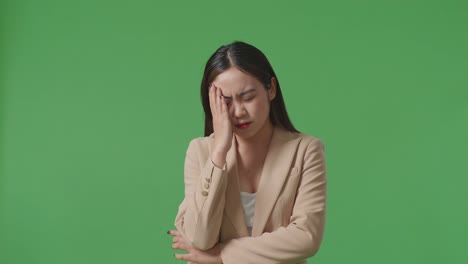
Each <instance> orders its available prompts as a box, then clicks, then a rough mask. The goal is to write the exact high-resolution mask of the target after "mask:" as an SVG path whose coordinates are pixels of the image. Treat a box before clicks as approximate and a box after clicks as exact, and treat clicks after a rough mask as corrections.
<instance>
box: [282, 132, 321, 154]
mask: <svg viewBox="0 0 468 264" xmlns="http://www.w3.org/2000/svg"><path fill="white" fill-rule="evenodd" d="M290 133H292V134H293V137H294V138H296V140H297V142H298V146H297V151H298V153H303V155H306V156H307V155H309V154H312V153H315V152H324V151H325V144H324V141H323V140H322V139H321V138H319V137H317V136H315V135H311V134H305V133H296V132H290Z"/></svg>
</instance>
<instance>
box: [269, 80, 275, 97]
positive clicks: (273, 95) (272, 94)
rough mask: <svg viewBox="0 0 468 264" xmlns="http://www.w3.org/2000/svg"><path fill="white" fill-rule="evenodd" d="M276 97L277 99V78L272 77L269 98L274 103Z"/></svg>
mask: <svg viewBox="0 0 468 264" xmlns="http://www.w3.org/2000/svg"><path fill="white" fill-rule="evenodd" d="M275 97H276V78H275V77H271V80H270V89H268V98H269V99H270V101H273V99H275Z"/></svg>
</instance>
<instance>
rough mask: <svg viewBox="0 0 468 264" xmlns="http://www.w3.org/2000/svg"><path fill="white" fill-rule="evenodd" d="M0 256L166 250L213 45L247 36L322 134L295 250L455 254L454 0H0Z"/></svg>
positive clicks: (431, 258)
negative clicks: (320, 169) (310, 214)
mask: <svg viewBox="0 0 468 264" xmlns="http://www.w3.org/2000/svg"><path fill="white" fill-rule="evenodd" d="M0 10H1V11H0V15H1V24H0V26H1V35H0V38H1V41H0V58H1V59H0V85H1V86H0V88H1V93H0V155H1V156H0V263H2V264H20V263H21V264H39V263H41V264H42V263H43V264H53V263H66V264H74V263H76V264H82V263H181V262H178V261H176V260H175V259H174V258H173V257H172V254H173V253H174V252H173V251H172V250H171V238H170V237H169V236H168V235H167V234H166V231H167V230H168V229H173V228H174V225H173V222H174V218H175V215H176V212H177V207H178V204H179V203H180V202H181V200H182V195H183V161H184V156H185V151H186V148H187V146H188V143H189V141H190V140H191V139H192V138H195V137H199V136H202V134H203V123H202V122H203V114H202V108H201V104H200V99H199V85H200V81H201V76H202V71H203V67H204V64H205V62H206V60H207V59H208V57H209V56H210V55H211V53H212V52H214V50H215V49H216V48H218V47H219V46H220V45H222V44H227V43H230V42H232V41H234V40H243V41H246V42H249V43H251V44H253V45H255V46H257V47H258V48H260V49H261V50H262V51H263V52H264V53H265V54H266V55H267V57H268V58H269V60H270V62H271V63H272V65H273V67H274V69H275V71H276V73H277V75H278V79H279V81H280V84H281V87H282V90H283V93H284V97H285V100H286V105H287V108H288V111H289V114H290V117H291V119H292V121H293V122H294V124H295V125H296V127H297V128H298V129H299V130H300V131H302V132H304V133H307V134H311V135H314V136H316V137H319V138H321V139H322V140H323V141H324V143H325V146H326V155H327V167H328V171H327V175H328V180H329V185H328V186H329V187H328V188H329V189H328V211H327V225H326V231H325V232H326V233H325V238H324V241H323V243H322V247H321V249H320V251H319V253H318V254H317V255H316V256H315V257H313V258H311V259H310V260H309V261H310V263H426V264H428V263H468V250H467V245H468V203H467V201H468V169H467V168H468V167H467V161H468V159H467V158H468V151H467V150H468V142H467V135H468V124H467V120H468V74H467V73H468V49H467V47H468V15H467V14H468V3H467V2H466V1H422V0H421V1H360V0H358V1H296V2H294V1H291V2H286V1H283V2H279V1H278V2H271V1H261V2H260V1H255V2H254V1H235V2H233V1H231V2H223V1H203V2H196V1H185V2H183V1H173V2H169V1H168V2H160V1H149V0H134V1H104V0H82V1H53V0H42V1H27V0H25V1H16V0H3V1H2V2H1V4H0Z"/></svg>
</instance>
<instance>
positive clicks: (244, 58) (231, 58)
mask: <svg viewBox="0 0 468 264" xmlns="http://www.w3.org/2000/svg"><path fill="white" fill-rule="evenodd" d="M231 67H236V68H237V69H239V70H241V71H243V72H245V73H248V74H250V75H252V76H253V77H255V78H257V79H258V80H259V81H260V82H261V83H262V84H263V86H264V87H265V89H267V90H268V89H270V88H271V79H272V78H273V77H275V82H276V96H275V98H274V99H273V100H272V101H271V105H270V114H269V116H270V120H271V123H272V124H273V126H280V127H282V128H284V129H286V130H289V131H292V132H299V131H297V130H296V128H294V126H293V124H292V123H291V120H290V119H289V116H288V113H287V111H286V106H285V104H284V100H283V94H282V93H281V89H280V85H279V82H278V77H276V74H275V72H274V71H273V68H272V67H271V65H270V62H269V61H268V59H267V58H266V56H265V55H264V54H263V53H262V52H261V51H260V50H259V49H257V48H256V47H254V46H252V45H250V44H247V43H245V42H242V41H235V42H233V43H231V44H229V45H224V46H221V47H219V48H218V49H217V50H216V51H215V53H213V55H211V57H210V58H209V59H208V62H207V63H206V66H205V72H204V73H203V79H202V82H201V99H202V104H203V109H204V111H205V136H209V135H210V134H211V133H213V117H212V114H211V109H210V99H209V94H208V92H209V91H208V89H209V86H210V84H211V82H213V80H214V79H215V78H216V76H218V75H219V74H221V73H222V72H224V71H225V70H227V69H229V68H231Z"/></svg>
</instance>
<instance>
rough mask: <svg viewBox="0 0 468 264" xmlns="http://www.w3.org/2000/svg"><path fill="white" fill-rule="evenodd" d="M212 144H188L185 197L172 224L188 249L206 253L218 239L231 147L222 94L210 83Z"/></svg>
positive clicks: (229, 123) (202, 140) (201, 141)
mask: <svg viewBox="0 0 468 264" xmlns="http://www.w3.org/2000/svg"><path fill="white" fill-rule="evenodd" d="M209 91H210V92H209V98H210V108H211V113H212V117H213V130H214V140H213V141H214V142H213V145H212V147H211V151H209V147H208V142H207V140H208V139H207V138H199V139H194V140H192V141H191V142H190V144H189V147H188V149H187V153H186V157H185V166H184V174H185V175H184V181H185V198H184V200H183V202H182V204H181V205H180V207H179V213H178V214H177V217H176V222H175V225H176V227H177V229H178V230H179V232H181V233H182V235H183V236H184V237H185V238H186V240H188V241H189V242H190V243H191V244H192V246H194V247H196V248H198V249H201V250H206V249H209V248H212V247H213V246H214V245H215V244H216V243H217V242H218V239H219V231H220V228H221V222H222V220H223V211H224V203H225V195H224V193H225V191H226V186H227V178H226V177H227V176H226V167H227V166H226V155H227V152H228V151H229V149H230V148H231V146H232V139H233V135H232V125H231V121H230V118H229V113H228V109H227V105H226V102H225V100H224V98H223V95H222V91H221V89H220V88H218V87H216V86H215V85H214V84H213V85H211V87H210V90H209Z"/></svg>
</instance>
